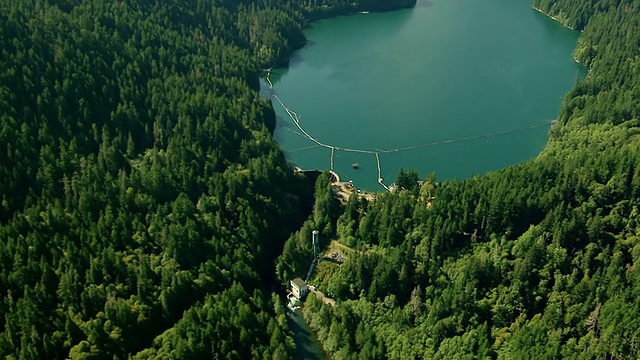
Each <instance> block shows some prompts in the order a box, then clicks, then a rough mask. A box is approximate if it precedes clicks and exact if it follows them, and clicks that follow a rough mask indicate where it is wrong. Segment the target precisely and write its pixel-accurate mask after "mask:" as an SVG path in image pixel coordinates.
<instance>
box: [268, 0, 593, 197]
mask: <svg viewBox="0 0 640 360" xmlns="http://www.w3.org/2000/svg"><path fill="white" fill-rule="evenodd" d="M305 34H306V36H307V38H308V44H307V45H306V46H305V47H304V48H302V49H300V50H298V51H297V52H296V53H294V54H293V56H292V57H291V59H290V63H289V65H288V66H287V67H286V68H281V69H274V70H272V71H271V74H270V81H271V82H272V84H273V90H272V93H274V94H276V95H277V97H278V98H279V99H280V100H281V101H282V102H283V103H284V104H285V105H286V107H287V108H289V109H290V110H293V111H295V113H296V114H297V115H298V116H299V125H300V126H301V127H302V128H303V129H304V131H306V132H307V133H308V134H309V135H310V136H312V137H314V138H315V139H317V140H318V141H320V142H322V143H324V144H328V145H330V146H335V147H338V148H349V149H354V150H364V151H353V152H350V151H344V150H336V151H334V156H333V167H334V170H335V171H336V172H337V173H338V174H339V175H340V177H341V179H342V180H343V181H346V180H348V179H353V181H354V183H355V185H356V186H357V187H360V188H363V189H366V190H370V191H381V190H383V188H382V187H381V186H380V185H379V184H378V168H377V161H376V156H375V152H377V153H378V154H379V160H380V170H381V176H382V177H383V178H384V182H385V183H386V184H387V185H389V184H390V183H392V182H393V181H394V180H395V177H396V175H397V174H398V171H399V169H400V168H404V169H409V168H411V169H415V170H417V171H418V174H419V175H420V177H421V178H424V177H425V176H426V174H427V173H428V172H431V171H435V172H436V175H437V178H438V180H444V179H453V178H458V179H463V178H467V177H469V176H471V175H473V174H483V173H486V172H488V171H491V170H496V169H500V168H503V167H506V166H508V165H512V164H516V163H519V162H523V161H526V160H528V159H530V158H532V157H535V156H536V155H537V154H538V153H539V152H540V151H541V150H542V149H543V148H544V146H545V144H546V142H547V139H548V132H549V129H550V126H551V125H550V122H551V121H552V120H553V119H555V118H556V117H557V114H558V111H559V109H560V106H561V104H562V98H563V96H564V95H565V94H566V93H567V92H568V91H569V90H570V89H571V87H572V86H573V85H574V84H575V82H576V81H577V80H578V78H579V77H581V76H583V75H584V72H585V70H584V68H583V67H582V66H580V65H578V64H576V63H575V62H574V61H573V59H572V56H571V54H572V51H573V49H574V47H575V45H576V41H577V38H578V36H579V33H577V32H574V31H572V30H570V29H567V28H564V27H563V26H562V25H560V24H558V23H556V22H554V21H553V20H551V19H549V18H547V17H546V16H544V15H542V14H540V13H538V12H537V11H535V10H534V9H532V7H531V0H482V1H479V0H418V3H417V5H416V7H415V8H412V9H406V10H399V11H394V12H388V13H368V14H354V15H350V16H343V17H337V18H333V19H328V20H321V21H317V22H314V23H312V24H311V26H310V28H309V29H307V30H306V31H305ZM273 106H274V108H275V110H276V114H277V127H276V131H275V135H274V136H275V138H276V140H277V141H278V142H279V143H280V145H281V147H282V149H283V150H284V152H285V155H286V156H287V159H288V160H289V161H290V162H292V163H294V164H295V165H297V166H299V167H301V168H304V169H314V168H317V169H329V168H330V166H331V154H332V151H331V149H330V148H326V147H321V146H318V145H317V144H316V143H314V142H313V141H311V140H309V139H308V138H307V137H306V136H304V134H303V133H302V131H301V130H300V129H299V128H298V127H297V125H296V124H295V123H294V122H293V121H292V119H291V117H290V116H289V114H288V113H287V111H285V109H284V108H283V107H282V106H281V105H280V103H279V102H278V101H276V100H275V98H274V99H273ZM356 163H357V164H358V168H357V169H356V168H355V167H354V165H355V164H356Z"/></svg>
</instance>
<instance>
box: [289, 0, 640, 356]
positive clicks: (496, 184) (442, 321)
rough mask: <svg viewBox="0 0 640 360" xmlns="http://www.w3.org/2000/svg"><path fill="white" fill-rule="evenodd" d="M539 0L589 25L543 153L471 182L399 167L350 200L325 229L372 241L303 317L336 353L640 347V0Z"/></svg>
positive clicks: (572, 352) (568, 352) (338, 270)
mask: <svg viewBox="0 0 640 360" xmlns="http://www.w3.org/2000/svg"><path fill="white" fill-rule="evenodd" d="M535 6H536V7H538V8H540V9H542V10H543V11H546V12H549V13H550V14H551V15H554V16H556V17H557V18H559V19H560V20H561V21H563V22H564V23H565V24H567V25H569V26H572V27H574V28H576V29H582V28H584V32H583V34H582V36H581V38H580V40H579V44H578V47H577V49H576V51H575V57H576V59H577V60H578V61H580V62H581V63H584V64H586V65H589V66H590V71H589V74H588V76H587V77H586V78H585V79H583V80H580V81H579V82H578V83H577V84H576V86H575V88H574V89H573V90H572V91H571V92H570V93H569V94H568V95H567V96H566V98H565V100H564V104H563V108H562V110H561V113H560V114H559V118H558V123H557V124H556V125H555V126H554V127H553V128H552V130H551V139H550V141H549V144H548V146H547V149H546V150H545V151H544V152H543V153H542V154H541V155H540V156H539V157H538V158H537V159H535V160H532V161H529V162H527V163H525V164H522V165H518V166H514V167H510V168H507V169H504V170H501V171H497V172H493V173H490V174H487V175H486V176H480V177H473V178H470V179H468V180H465V181H445V182H443V183H438V182H437V181H436V178H435V176H434V175H433V174H430V175H429V176H428V177H427V179H426V180H425V181H424V183H423V184H422V186H417V184H416V181H415V180H416V175H415V173H414V172H412V171H409V172H404V171H402V172H400V174H399V175H398V179H397V181H396V183H397V184H398V185H399V186H398V188H399V189H401V190H398V191H395V192H393V193H390V194H385V195H382V196H379V197H378V198H377V200H376V201H375V202H374V203H371V204H368V203H363V202H361V201H358V200H357V199H356V198H353V199H351V200H350V202H349V203H348V204H347V205H346V207H345V209H344V210H343V212H342V213H339V214H337V215H339V218H338V219H337V220H336V226H335V227H334V229H335V230H332V232H327V230H330V229H331V227H328V226H325V227H324V229H325V231H324V233H323V239H327V238H336V239H338V240H339V241H340V242H342V243H344V244H345V245H348V246H350V247H352V248H354V249H363V251H358V252H352V253H350V255H349V256H347V257H346V260H345V262H344V263H343V264H342V265H339V266H333V268H334V270H333V271H332V273H331V274H327V270H326V269H331V268H332V267H325V270H323V272H322V274H321V277H318V278H316V279H313V280H312V281H313V282H314V283H317V285H318V287H319V288H320V289H321V290H322V291H323V292H325V293H326V294H328V295H329V296H332V297H333V298H335V299H336V300H338V304H337V306H336V307H335V308H331V307H329V306H326V305H323V304H322V303H321V302H320V301H317V299H315V298H314V297H310V299H309V301H307V304H306V312H305V316H306V317H307V319H308V321H309V323H310V325H311V327H312V328H313V329H314V330H315V331H316V332H317V334H318V337H319V339H320V340H321V341H322V343H323V346H324V348H325V350H326V351H327V352H329V353H330V354H331V355H332V357H333V358H335V359H372V358H427V359H430V358H433V359H444V358H468V359H472V358H498V359H541V358H543V359H546V358H581V359H595V358H615V359H636V358H638V356H640V302H638V299H639V298H640V239H639V237H638V236H639V235H640V160H639V159H640V137H639V134H640V121H639V119H640V105H639V103H638V101H637V99H638V98H640V93H639V91H640V72H639V69H640V50H639V47H638V39H640V2H638V1H633V2H632V1H620V2H611V1H596V2H589V1H582V0H574V1H571V0H570V1H562V0H558V1H551V2H548V1H547V2H545V1H539V2H536V4H535ZM325 244H326V242H325ZM304 246H307V247H309V246H310V245H309V244H308V243H305V244H304ZM290 248H295V247H294V246H291V245H290V244H289V243H287V244H285V248H284V249H285V250H284V253H283V255H282V257H287V256H288V252H287V251H288V250H289V249H290ZM321 266H322V265H320V266H319V268H320V267H321Z"/></svg>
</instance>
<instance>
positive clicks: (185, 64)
mask: <svg viewBox="0 0 640 360" xmlns="http://www.w3.org/2000/svg"><path fill="white" fill-rule="evenodd" d="M389 4H392V6H396V5H397V4H395V2H393V1H382V2H380V1H379V2H366V1H363V2H353V3H352V2H349V3H348V4H347V2H346V1H332V2H330V3H325V2H323V1H314V3H313V4H310V3H308V2H304V5H303V2H302V1H287V2H285V1H266V0H265V1H248V0H247V1H226V0H212V1H202V0H191V1H171V0H170V1H159V2H157V1H155V2H154V1H127V0H124V1H107V0H51V1H42V0H35V1H27V0H11V1H2V2H1V3H0V53H1V56H0V179H1V181H0V248H1V249H2V250H1V251H0V294H1V295H2V301H0V357H2V358H8V359H17V358H20V359H36V358H41V359H63V358H73V359H88V358H92V359H103V358H109V359H112V358H126V357H129V356H133V357H137V358H144V359H147V358H152V357H158V358H160V357H161V358H177V359H194V358H206V359H211V358H214V357H216V358H237V359H240V358H242V359H247V358H265V359H273V358H290V357H292V356H293V354H294V351H295V347H294V344H293V342H292V338H291V336H290V333H289V330H288V329H287V327H286V320H285V317H284V314H283V310H282V309H283V306H282V302H281V300H280V299H279V298H278V296H275V295H273V294H272V292H273V291H274V289H276V288H275V287H274V281H273V279H274V274H273V269H274V261H275V258H276V256H277V255H278V254H279V253H280V252H281V249H282V246H283V243H284V240H285V239H286V238H287V237H288V236H289V234H290V232H291V231H292V230H294V229H296V228H298V227H299V226H300V224H301V223H302V221H303V220H304V218H305V216H306V214H305V210H304V209H307V208H311V204H312V197H311V196H312V191H311V190H309V188H310V185H309V184H308V183H307V181H306V180H305V179H304V178H302V177H298V176H296V175H294V174H293V172H292V171H291V169H290V168H289V165H288V164H287V163H286V161H285V159H284V156H283V154H282V152H281V151H280V149H279V148H278V146H277V144H276V143H275V141H274V140H273V139H272V134H271V132H272V131H273V129H274V127H275V117H274V112H273V108H272V107H271V104H270V103H269V102H268V101H267V100H265V99H262V98H261V97H260V96H259V93H258V87H259V86H258V72H259V70H260V68H263V67H268V66H272V65H275V64H278V63H282V62H283V61H285V60H286V59H287V58H288V56H289V55H290V52H291V51H292V50H293V49H295V48H296V47H297V46H301V44H303V43H304V36H303V34H302V31H301V27H302V24H303V23H304V21H305V19H306V18H308V17H310V16H311V15H312V14H316V13H321V12H325V11H328V10H327V9H334V10H335V11H336V12H339V11H352V10H357V9H359V8H361V7H363V6H372V7H374V6H377V7H379V9H383V8H386V6H388V5H389ZM372 9H373V8H372ZM314 16H315V15H314ZM136 354H137V355H136Z"/></svg>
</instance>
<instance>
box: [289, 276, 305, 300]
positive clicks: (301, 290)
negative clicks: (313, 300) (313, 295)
mask: <svg viewBox="0 0 640 360" xmlns="http://www.w3.org/2000/svg"><path fill="white" fill-rule="evenodd" d="M291 292H292V293H293V296H295V298H296V299H302V298H303V297H305V295H307V293H309V288H307V284H306V283H305V282H304V281H302V279H300V278H295V279H293V280H291Z"/></svg>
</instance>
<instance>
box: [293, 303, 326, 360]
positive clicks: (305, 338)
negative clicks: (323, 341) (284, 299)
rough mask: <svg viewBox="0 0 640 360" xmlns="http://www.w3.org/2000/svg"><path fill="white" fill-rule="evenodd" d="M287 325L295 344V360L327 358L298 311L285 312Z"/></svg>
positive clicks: (322, 359)
mask: <svg viewBox="0 0 640 360" xmlns="http://www.w3.org/2000/svg"><path fill="white" fill-rule="evenodd" d="M287 323H288V324H289V329H291V331H293V336H294V340H295V343H296V359H298V360H301V359H304V360H325V359H327V356H326V355H325V354H324V352H323V351H322V345H320V342H318V339H317V338H316V335H315V334H314V333H313V331H312V330H311V328H309V325H308V324H307V323H306V322H305V321H304V318H303V317H302V314H300V312H299V310H296V311H289V310H287Z"/></svg>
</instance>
